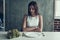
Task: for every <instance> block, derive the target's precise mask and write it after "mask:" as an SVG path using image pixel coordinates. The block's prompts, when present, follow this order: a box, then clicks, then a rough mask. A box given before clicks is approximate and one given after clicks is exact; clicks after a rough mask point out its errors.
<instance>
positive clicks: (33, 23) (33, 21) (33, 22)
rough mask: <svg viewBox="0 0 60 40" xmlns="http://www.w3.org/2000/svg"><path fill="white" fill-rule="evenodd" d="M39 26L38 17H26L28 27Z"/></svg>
mask: <svg viewBox="0 0 60 40" xmlns="http://www.w3.org/2000/svg"><path fill="white" fill-rule="evenodd" d="M38 24H39V16H35V17H32V16H28V17H27V26H28V27H38Z"/></svg>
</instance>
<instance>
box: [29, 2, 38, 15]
mask: <svg viewBox="0 0 60 40" xmlns="http://www.w3.org/2000/svg"><path fill="white" fill-rule="evenodd" d="M31 5H33V6H34V9H35V15H38V6H37V3H36V2H35V1H31V2H30V3H29V5H28V15H30V16H31V12H30V6H31Z"/></svg>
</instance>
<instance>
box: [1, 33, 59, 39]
mask: <svg viewBox="0 0 60 40" xmlns="http://www.w3.org/2000/svg"><path fill="white" fill-rule="evenodd" d="M21 33H22V32H21ZM43 33H44V35H45V36H43V35H42V36H41V37H37V38H28V37H24V36H20V37H17V38H13V39H7V38H6V34H7V32H0V39H1V40H60V32H43Z"/></svg>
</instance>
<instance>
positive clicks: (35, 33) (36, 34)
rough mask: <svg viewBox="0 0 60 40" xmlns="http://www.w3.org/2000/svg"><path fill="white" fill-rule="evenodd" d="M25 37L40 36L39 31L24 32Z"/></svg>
mask: <svg viewBox="0 0 60 40" xmlns="http://www.w3.org/2000/svg"><path fill="white" fill-rule="evenodd" d="M24 35H25V36H27V37H41V35H42V34H41V32H24Z"/></svg>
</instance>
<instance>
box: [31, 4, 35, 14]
mask: <svg viewBox="0 0 60 40" xmlns="http://www.w3.org/2000/svg"><path fill="white" fill-rule="evenodd" d="M30 12H31V14H32V15H34V14H35V8H34V6H33V5H31V6H30Z"/></svg>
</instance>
